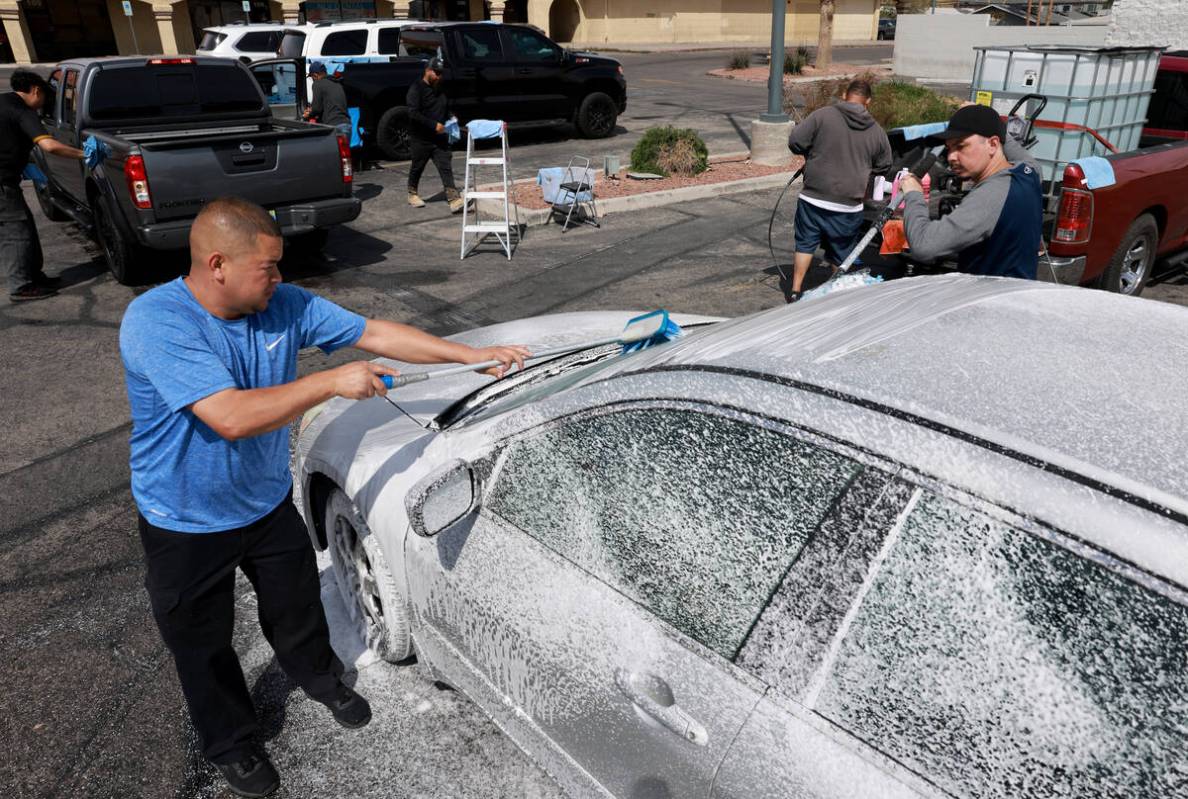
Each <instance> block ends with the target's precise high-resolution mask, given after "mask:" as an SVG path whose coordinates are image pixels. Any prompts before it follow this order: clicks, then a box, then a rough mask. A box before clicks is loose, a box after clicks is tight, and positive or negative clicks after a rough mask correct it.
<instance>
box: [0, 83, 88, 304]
mask: <svg viewBox="0 0 1188 799" xmlns="http://www.w3.org/2000/svg"><path fill="white" fill-rule="evenodd" d="M11 84H12V91H11V92H7V93H5V94H0V263H2V264H3V265H4V271H5V272H6V273H7V275H8V297H9V299H11V300H12V301H13V302H22V301H28V300H41V299H45V298H46V297H52V296H54V295H55V294H57V293H58V292H57V288H56V287H57V284H58V280H57V278H50V277H46V274H45V272H43V271H42V256H41V240H40V239H39V238H38V237H37V225H36V224H35V223H34V222H33V213H32V212H31V211H30V210H29V206H28V205H27V204H26V203H25V195H24V193H23V192H22V191H21V174H22V173H23V172H24V170H25V166H26V165H27V164H28V163H29V151H30V150H32V149H33V146H34V145H36V146H37V147H40V148H41V149H42V150H43V151H45V152H47V153H53V154H54V155H61V156H65V157H66V158H77V159H78V160H80V161H81V160H83V151H82V150H80V149H78V148H77V147H71V146H69V145H66V144H62V142H60V141H57V140H56V139H54V137H52V136H50V135H49V133H47V132H46V130H45V128H44V127H43V126H42V124H41V117H40V116H38V112H40V111H41V109H42V106H44V105H45V103H46V101H47V100H48V99H49V98H50V88H49V85H48V84H47V83H46V82H45V78H43V77H41V76H40V75H38V74H37V73H36V72H30V71H29V70H26V69H18V70H17V71H16V72H13V73H12V78H11Z"/></svg>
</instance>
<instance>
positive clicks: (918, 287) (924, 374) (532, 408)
mask: <svg viewBox="0 0 1188 799" xmlns="http://www.w3.org/2000/svg"><path fill="white" fill-rule="evenodd" d="M631 316H632V314H630V313H586V314H560V315H556V316H546V317H539V318H535V319H528V320H523V321H518V322H513V323H508V324H501V325H495V326H492V327H488V328H483V329H479V330H474V331H470V332H468V333H464V334H461V335H459V336H457V338H458V339H459V340H463V341H466V342H468V343H471V344H475V345H486V344H491V343H500V342H501V343H525V344H527V345H529V346H530V347H532V348H537V349H540V348H544V347H550V346H556V345H560V344H566V343H578V342H581V341H583V340H591V339H596V338H600V337H603V336H606V335H608V334H610V335H613V334H614V333H615V332H617V331H618V330H621V329H622V326H623V324H624V322H625V321H626V320H627V319H628V318H629V317H631ZM676 319H677V321H678V322H680V323H681V324H682V325H684V326H685V327H686V333H685V335H684V336H682V337H681V338H679V339H677V340H676V341H673V342H670V343H667V344H663V345H659V346H655V347H651V348H649V349H645V350H643V351H641V352H636V353H632V354H629V355H619V354H618V353H617V352H615V348H613V347H601V348H594V349H592V350H585V351H580V352H577V353H575V354H573V355H569V356H563V357H560V358H555V359H552V360H549V361H547V362H545V363H538V364H535V365H532V366H530V367H529V368H528V369H526V370H525V371H523V372H522V373H519V374H513V375H512V376H510V377H505V378H504V379H503V380H500V381H492V380H491V379H490V378H485V377H482V376H480V375H475V374H470V375H465V376H460V377H448V378H443V379H441V380H440V381H436V380H429V381H426V382H423V383H420V384H418V385H414V386H409V387H407V388H405V389H400V390H397V391H394V392H392V394H391V397H392V399H393V400H394V401H396V402H397V403H398V404H399V405H400V406H401V408H402V410H403V412H404V413H401V412H399V411H397V410H396V409H395V408H393V407H392V405H390V404H389V403H387V402H385V401H384V400H383V399H380V398H374V399H371V400H368V401H364V402H348V401H344V400H335V401H332V402H331V403H329V404H328V405H326V406H324V407H323V408H321V409H319V410H318V411H317V412H311V414H310V415H309V416H308V417H307V419H306V421H305V424H304V430H303V432H302V434H301V436H300V438H299V441H298V448H297V458H296V467H295V469H296V481H297V487H298V491H299V493H300V500H299V502H300V504H301V506H302V508H303V509H304V513H305V517H306V519H307V521H308V523H309V526H310V533H311V536H312V538H313V540H314V542H315V545H316V546H318V547H329V548H330V549H331V554H332V560H333V563H334V568H335V572H336V576H337V578H338V580H339V584H340V586H341V587H342V588H343V590H344V595H345V597H346V599H347V601H348V604H349V605H350V607H351V608H352V612H353V614H354V618H355V620H356V622H357V624H358V625H359V628H360V630H361V632H362V633H363V634H364V636H365V637H366V640H367V642H368V645H369V646H370V647H371V648H373V649H374V650H375V651H376V652H378V653H379V654H380V655H382V656H383V657H385V658H387V659H389V660H393V661H397V660H401V659H403V658H406V657H408V656H409V655H411V654H412V653H414V652H415V653H416V655H417V656H418V657H419V658H420V659H421V660H422V661H423V662H426V663H427V664H428V666H429V668H430V669H431V670H432V673H433V674H434V676H435V677H437V678H438V679H440V680H442V681H445V682H447V683H449V684H450V685H453V686H455V687H456V688H458V689H460V690H461V691H463V692H464V693H465V694H466V695H468V696H469V697H470V698H471V699H472V700H473V701H475V702H476V703H478V704H479V705H480V706H481V707H482V708H483V709H484V710H485V711H486V712H487V713H488V714H489V715H490V716H491V717H492V718H493V719H494V720H495V721H496V722H497V723H498V724H499V725H500V727H501V728H502V729H503V730H504V731H505V732H506V733H507V734H508V735H509V736H511V737H512V738H513V739H514V740H515V741H516V742H517V744H519V745H520V746H521V747H522V748H523V749H524V750H525V751H526V752H528V753H529V755H530V756H532V757H533V758H534V759H535V760H536V761H537V762H539V763H540V764H541V765H542V767H543V768H545V769H546V770H547V771H548V772H549V773H550V774H552V775H553V776H554V777H555V778H556V779H557V780H558V781H559V783H560V784H561V785H562V787H564V788H565V789H566V790H567V791H569V792H570V793H572V794H574V795H583V796H585V795H595V796H615V797H698V796H699V797H719V798H721V799H726V798H731V799H734V798H739V799H741V797H746V798H747V799H754V797H773V798H774V797H790V796H795V797H813V798H815V799H826V798H828V799H852V798H853V797H880V798H883V799H886V798H896V797H904V798H905V799H906V798H907V797H913V798H915V797H962V798H966V797H968V798H969V799H973V797H996V798H1001V799H1008V797H1009V798H1010V799H1014V798H1015V797H1023V796H1028V797H1044V798H1045V799H1056V798H1057V797H1068V799H1072V798H1073V797H1076V798H1077V799H1083V798H1084V797H1107V796H1108V797H1117V796H1127V797H1185V796H1188V756H1186V754H1185V753H1186V752H1188V590H1186V589H1188V447H1186V446H1185V444H1186V436H1188V423H1186V419H1188V412H1186V411H1185V405H1184V398H1185V397H1186V396H1188V368H1186V367H1185V364H1186V363H1188V350H1186V345H1185V343H1184V342H1185V340H1186V339H1185V336H1184V333H1185V331H1186V330H1188V310H1185V309H1183V308H1179V307H1174V306H1171V305H1164V304H1161V303H1155V302H1150V301H1144V300H1138V299H1134V298H1128V297H1119V296H1115V295H1109V294H1104V293H1101V292H1092V291H1085V290H1081V289H1075V288H1068V287H1061V286H1053V285H1049V284H1040V283H1035V282H1024V281H1015V280H1008V279H998V278H977V277H971V276H964V275H949V276H941V277H930V278H915V279H907V280H901V281H896V282H894V283H891V284H885V285H878V286H871V287H867V288H862V289H856V290H853V291H849V292H841V293H834V294H830V295H828V296H825V297H821V298H819V299H816V300H812V301H805V302H802V303H799V304H797V305H793V306H788V307H781V308H778V309H774V310H771V311H768V312H764V313H760V314H756V315H753V316H749V317H745V318H740V319H735V320H730V321H721V322H718V323H708V324H706V323H704V322H707V321H708V320H704V319H696V318H690V317H679V316H678V317H676ZM394 365H395V366H398V367H400V368H402V369H406V370H410V371H411V370H416V369H418V368H424V367H413V366H409V365H406V364H394ZM406 414H407V415H406ZM410 752H415V743H410Z"/></svg>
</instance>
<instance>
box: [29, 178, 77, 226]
mask: <svg viewBox="0 0 1188 799" xmlns="http://www.w3.org/2000/svg"><path fill="white" fill-rule="evenodd" d="M34 189H35V193H36V194H37V204H38V205H40V206H41V213H43V214H45V218H46V219H48V220H49V221H51V222H65V221H66V220H68V219H69V218H70V217H69V216H67V215H66V213H65V212H64V211H62V210H61V209H60V208H58V206H56V205H54V200H53V190H52V189H51V188H50V187H49V184H48V183H47V184H46V185H44V186H38V185H36V184H34Z"/></svg>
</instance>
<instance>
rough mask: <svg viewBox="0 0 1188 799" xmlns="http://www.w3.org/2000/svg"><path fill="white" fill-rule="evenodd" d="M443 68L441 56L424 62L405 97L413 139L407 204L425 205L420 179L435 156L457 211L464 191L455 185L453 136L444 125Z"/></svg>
mask: <svg viewBox="0 0 1188 799" xmlns="http://www.w3.org/2000/svg"><path fill="white" fill-rule="evenodd" d="M442 69H443V65H442V62H441V59H440V58H432V59H430V60H429V63H428V64H426V65H425V74H424V75H423V76H422V77H421V80H419V81H417V82H416V83H414V84H413V85H412V86H410V87H409V90H408V96H407V99H406V100H405V105H407V106H408V122H409V125H408V132H409V138H410V139H411V141H410V142H409V149H410V150H412V163H411V164H409V167H408V204H409V205H411V206H412V207H413V208H424V207H425V201H424V200H422V199H421V195H420V194H418V193H417V187H418V186H419V185H420V183H421V173H423V172H424V171H425V165H426V164H428V163H429V159H430V158H432V159H433V165H434V166H435V167H437V174H438V175H440V176H441V184H442V185H443V186H444V187H445V195H446V200H447V201H448V202H449V204H450V212H451V213H455V214H456V213H459V212H461V210H462V195H460V194H459V193H458V187H457V186H455V185H454V169H453V165H452V164H451V163H450V159H451V156H450V140H449V137H448V136H447V135H446V129H445V123H446V121H447V120H448V119H449V100H447V99H446V96H445V92H443V91H441V89H440V84H441V72H442Z"/></svg>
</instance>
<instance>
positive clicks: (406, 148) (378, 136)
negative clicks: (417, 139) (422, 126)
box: [375, 106, 412, 161]
mask: <svg viewBox="0 0 1188 799" xmlns="http://www.w3.org/2000/svg"><path fill="white" fill-rule="evenodd" d="M375 141H376V144H378V145H379V148H380V151H381V152H382V153H383V154H384V156H385V157H387V158H388V159H390V160H392V161H407V160H408V159H409V158H411V157H412V148H411V147H410V142H409V134H408V109H407V108H405V107H404V106H396V107H395V108H389V109H388V110H387V111H385V112H384V113H383V115H382V116H381V117H380V118H379V125H378V126H377V128H376V132H375Z"/></svg>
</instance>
